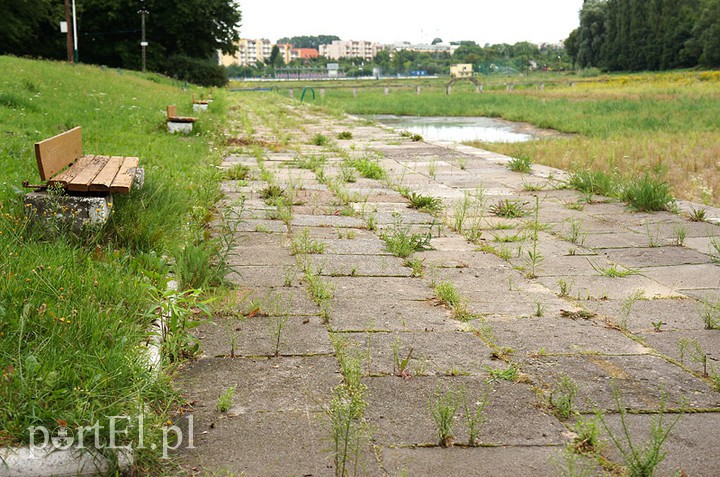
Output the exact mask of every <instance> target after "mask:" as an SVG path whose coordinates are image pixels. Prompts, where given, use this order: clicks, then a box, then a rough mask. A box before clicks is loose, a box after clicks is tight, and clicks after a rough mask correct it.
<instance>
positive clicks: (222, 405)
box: [217, 386, 237, 412]
mask: <svg viewBox="0 0 720 477" xmlns="http://www.w3.org/2000/svg"><path fill="white" fill-rule="evenodd" d="M236 389H237V387H236V386H230V387H229V388H227V389H226V390H225V391H223V393H222V394H221V395H220V397H219V398H218V401H217V410H218V411H219V412H228V411H229V410H230V408H231V407H232V400H233V398H234V397H235V391H236Z"/></svg>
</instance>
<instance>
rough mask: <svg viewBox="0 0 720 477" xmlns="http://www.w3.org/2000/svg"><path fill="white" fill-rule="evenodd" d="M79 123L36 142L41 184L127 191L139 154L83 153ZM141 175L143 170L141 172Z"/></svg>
mask: <svg viewBox="0 0 720 477" xmlns="http://www.w3.org/2000/svg"><path fill="white" fill-rule="evenodd" d="M82 149H83V148H82V128H80V127H79V126H78V127H76V128H73V129H71V130H69V131H66V132H64V133H61V134H58V135H57V136H54V137H51V138H50V139H45V140H44V141H40V142H38V143H36V144H35V158H36V159H37V165H38V170H39V171H40V179H42V181H44V182H45V185H42V186H28V185H27V183H26V184H25V185H26V186H27V187H32V188H36V189H44V188H47V187H58V186H59V187H61V188H63V189H65V190H66V191H68V192H77V193H90V192H94V193H105V194H128V193H129V192H130V190H131V189H132V186H133V183H134V182H135V180H136V176H137V175H138V172H139V169H140V168H139V167H138V164H139V162H140V161H139V159H138V158H137V157H121V156H102V155H84V154H83V150H82ZM140 175H142V173H140Z"/></svg>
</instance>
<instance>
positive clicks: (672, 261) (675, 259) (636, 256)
mask: <svg viewBox="0 0 720 477" xmlns="http://www.w3.org/2000/svg"><path fill="white" fill-rule="evenodd" d="M599 254H600V255H604V256H605V257H607V258H608V259H609V260H611V261H613V262H615V263H619V264H621V265H623V266H625V267H628V268H646V267H662V266H671V265H698V264H703V263H710V257H708V256H707V255H705V254H703V253H700V252H697V251H695V250H691V249H688V248H685V247H652V248H633V249H603V250H601V251H600V252H599Z"/></svg>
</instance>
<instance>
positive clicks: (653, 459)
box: [596, 388, 683, 477]
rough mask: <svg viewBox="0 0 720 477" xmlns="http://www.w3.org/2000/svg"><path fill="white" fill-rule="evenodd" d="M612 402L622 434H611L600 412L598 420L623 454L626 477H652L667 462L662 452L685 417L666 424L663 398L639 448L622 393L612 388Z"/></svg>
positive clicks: (665, 454) (614, 432) (676, 418)
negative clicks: (663, 462) (628, 420)
mask: <svg viewBox="0 0 720 477" xmlns="http://www.w3.org/2000/svg"><path fill="white" fill-rule="evenodd" d="M613 400H614V401H615V406H616V407H617V410H618V414H619V416H620V430H619V431H614V430H612V429H611V428H610V426H609V425H608V423H607V420H606V419H605V416H604V415H603V413H602V412H601V411H597V412H596V416H597V419H598V420H599V421H600V423H601V424H602V426H603V427H604V428H605V431H606V432H607V434H608V435H609V436H610V440H611V441H612V443H613V444H614V445H615V447H617V449H618V451H620V454H621V455H622V458H623V461H624V463H625V467H626V469H627V474H628V475H629V476H630V477H650V476H652V475H653V474H654V473H655V468H656V467H657V466H658V465H659V464H660V463H661V462H662V461H663V460H665V457H666V456H667V452H665V451H663V445H664V444H665V442H666V441H667V439H668V436H669V435H670V432H671V431H672V430H673V428H674V427H675V425H676V424H677V423H678V422H679V421H680V419H681V418H682V416H683V413H682V412H680V413H679V414H678V415H677V416H676V417H675V418H673V419H672V420H671V421H670V422H668V423H666V421H665V418H666V416H665V402H664V398H663V400H661V402H660V409H659V412H658V414H656V415H654V416H652V420H651V422H650V435H649V437H648V439H647V440H646V441H645V442H643V443H642V444H638V443H637V442H633V437H632V435H631V433H630V429H629V427H628V423H627V407H626V405H625V403H624V402H623V401H622V397H621V395H620V391H619V390H618V389H617V388H613Z"/></svg>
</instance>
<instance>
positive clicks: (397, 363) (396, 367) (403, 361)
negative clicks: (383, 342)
mask: <svg viewBox="0 0 720 477" xmlns="http://www.w3.org/2000/svg"><path fill="white" fill-rule="evenodd" d="M390 347H391V348H392V352H393V374H394V375H395V376H400V377H402V378H406V379H407V378H409V377H410V371H409V370H408V369H407V366H408V364H409V363H410V359H412V354H413V349H414V348H413V347H412V346H411V347H410V348H409V349H408V352H407V354H406V355H405V354H404V353H402V354H401V353H400V349H401V348H402V342H401V341H400V337H396V338H395V339H394V340H393V341H392V343H390Z"/></svg>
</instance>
